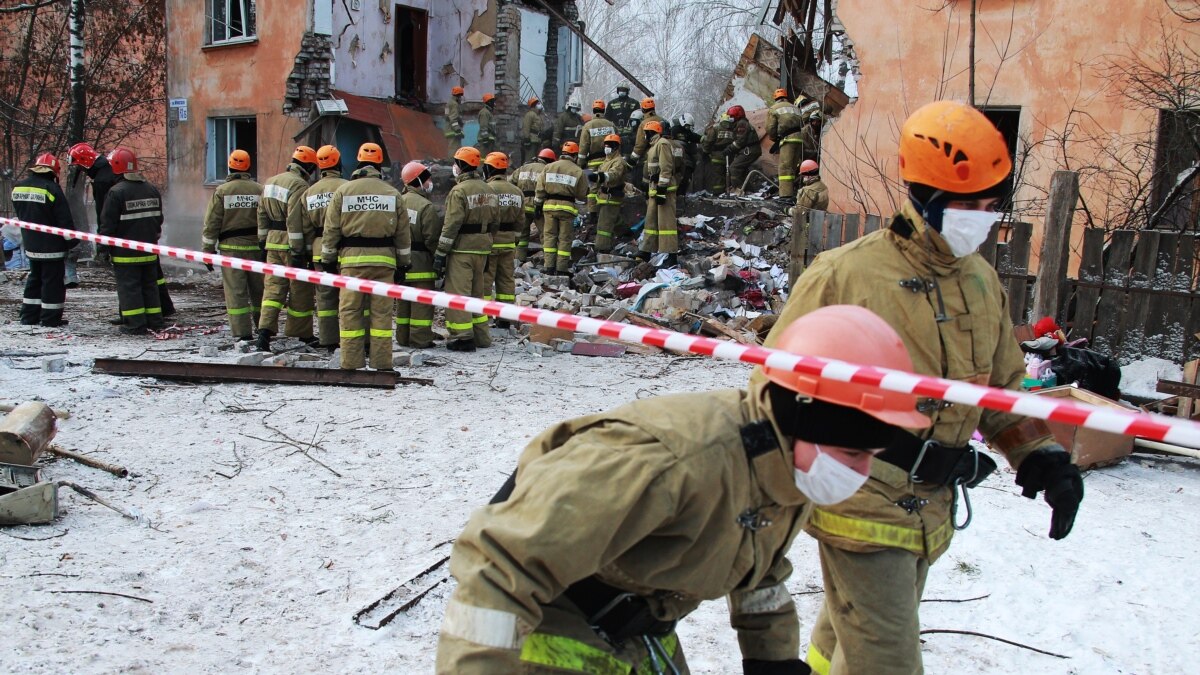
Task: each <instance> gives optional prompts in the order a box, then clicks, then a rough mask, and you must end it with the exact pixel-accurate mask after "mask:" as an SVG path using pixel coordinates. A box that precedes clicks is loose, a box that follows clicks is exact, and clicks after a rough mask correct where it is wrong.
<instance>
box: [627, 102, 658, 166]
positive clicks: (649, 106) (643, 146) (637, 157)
mask: <svg viewBox="0 0 1200 675" xmlns="http://www.w3.org/2000/svg"><path fill="white" fill-rule="evenodd" d="M654 106H655V103H654V99H652V98H644V99H642V121H641V123H640V124H638V128H637V133H636V134H634V136H633V154H632V155H630V156H629V161H630V162H632V163H633V164H637V163H638V162H640V161H641V160H643V159H645V157H646V152H647V151H648V150H649V149H650V141H648V140H646V125H647V124H650V123H651V122H658V123H659V124H660V125H661V124H662V121H663V118H662V117H659V115H658V113H656V112H655V108H654ZM659 132H660V133H661V129H660V130H659Z"/></svg>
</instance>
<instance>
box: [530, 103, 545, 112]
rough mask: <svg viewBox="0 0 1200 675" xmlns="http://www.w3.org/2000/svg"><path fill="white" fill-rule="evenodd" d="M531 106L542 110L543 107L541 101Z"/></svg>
mask: <svg viewBox="0 0 1200 675" xmlns="http://www.w3.org/2000/svg"><path fill="white" fill-rule="evenodd" d="M533 107H534V108H537V109H538V110H543V109H544V108H542V104H541V103H539V104H537V105H535V106H533Z"/></svg>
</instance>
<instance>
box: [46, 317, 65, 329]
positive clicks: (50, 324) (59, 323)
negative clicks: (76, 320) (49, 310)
mask: <svg viewBox="0 0 1200 675" xmlns="http://www.w3.org/2000/svg"><path fill="white" fill-rule="evenodd" d="M69 323H71V321H70V320H69V319H59V320H58V321H51V322H46V321H43V322H42V325H43V326H45V327H46V328H62V327H63V326H65V325H67V324H69Z"/></svg>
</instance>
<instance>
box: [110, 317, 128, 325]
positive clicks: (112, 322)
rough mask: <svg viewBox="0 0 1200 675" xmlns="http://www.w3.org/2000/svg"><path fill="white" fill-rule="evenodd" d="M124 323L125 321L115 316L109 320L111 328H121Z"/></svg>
mask: <svg viewBox="0 0 1200 675" xmlns="http://www.w3.org/2000/svg"><path fill="white" fill-rule="evenodd" d="M123 323H125V319H124V318H122V317H119V316H114V317H113V318H111V319H109V320H108V325H110V326H120V325H121V324H123Z"/></svg>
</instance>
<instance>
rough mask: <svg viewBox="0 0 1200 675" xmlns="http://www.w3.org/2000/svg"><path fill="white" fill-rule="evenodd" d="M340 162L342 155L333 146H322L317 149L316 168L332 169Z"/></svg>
mask: <svg viewBox="0 0 1200 675" xmlns="http://www.w3.org/2000/svg"><path fill="white" fill-rule="evenodd" d="M341 162H342V153H341V151H340V150H338V149H337V148H336V147H335V146H332V145H322V146H321V147H320V148H317V167H318V168H321V169H332V168H333V167H335V166H337V165H338V164H340V163H341Z"/></svg>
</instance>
